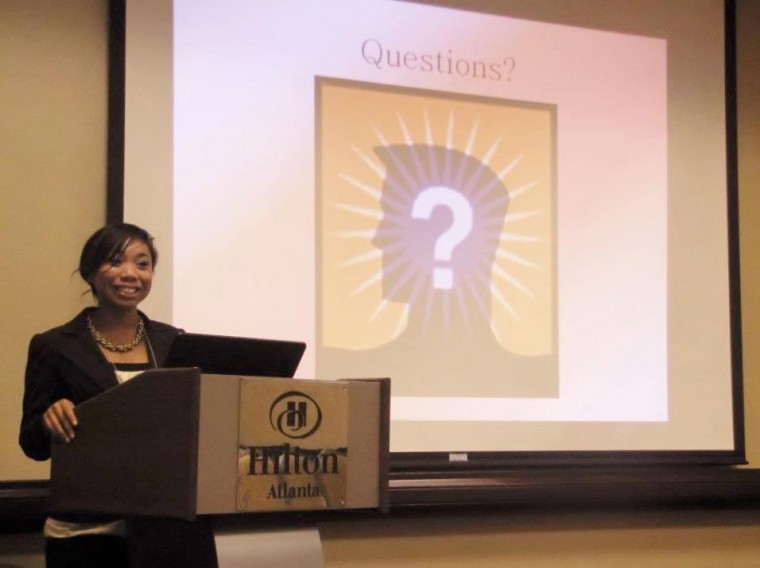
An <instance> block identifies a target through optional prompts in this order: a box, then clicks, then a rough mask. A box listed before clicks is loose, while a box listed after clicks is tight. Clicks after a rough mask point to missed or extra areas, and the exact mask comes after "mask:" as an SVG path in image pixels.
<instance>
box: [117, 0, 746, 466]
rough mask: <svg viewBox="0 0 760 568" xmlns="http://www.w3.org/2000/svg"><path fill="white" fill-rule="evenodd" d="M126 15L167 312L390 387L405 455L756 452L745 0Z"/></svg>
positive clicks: (129, 109) (187, 1) (240, 6)
mask: <svg viewBox="0 0 760 568" xmlns="http://www.w3.org/2000/svg"><path fill="white" fill-rule="evenodd" d="M443 4H445V5H443ZM468 5H471V6H475V7H476V8H477V9H478V10H479V11H473V10H472V9H465V8H466V7H467V6H468ZM126 16H127V35H126V87H125V96H126V127H125V178H124V184H125V194H124V218H125V220H127V221H131V222H136V223H139V224H144V225H145V226H146V227H147V228H148V229H149V230H151V231H152V232H153V233H154V234H155V235H156V238H157V245H158V247H159V250H160V252H161V255H162V260H161V264H160V266H159V268H158V274H157V276H156V285H155V287H154V294H153V297H152V298H151V299H150V300H149V302H148V303H147V304H146V311H147V312H148V313H149V314H150V315H152V316H153V317H156V318H159V319H165V320H168V321H170V322H172V323H174V324H175V325H178V326H180V327H182V328H184V329H186V330H188V331H196V332H204V333H215V334H223V335H235V336H253V337H273V338H285V339H296V340H303V341H306V342H307V344H308V349H307V354H306V356H305V358H304V360H303V362H302V364H301V367H300V368H299V371H298V373H297V376H299V377H304V378H319V379H330V378H348V377H386V376H387V377H391V379H392V393H393V397H392V405H391V414H392V426H391V449H392V451H393V452H395V453H396V454H397V455H402V456H403V455H406V453H407V452H410V453H412V454H410V455H416V454H417V453H436V455H438V453H440V456H441V459H442V460H443V462H448V461H449V460H451V461H464V460H473V459H475V460H476V459H477V456H478V455H479V454H478V452H507V453H509V452H528V453H532V452H536V453H537V454H542V453H546V452H550V453H552V452H591V453H595V452H634V453H636V452H641V453H654V454H655V455H660V454H662V455H676V456H677V455H689V456H702V457H704V458H705V459H707V460H708V461H709V460H710V459H714V460H718V461H729V462H740V461H741V460H742V459H743V448H742V447H741V442H737V439H740V437H739V438H737V430H740V429H741V424H740V421H736V420H735V417H736V416H739V414H740V410H741V409H740V408H735V407H736V406H737V402H736V400H738V399H735V393H736V392H738V389H739V388H740V378H739V377H738V376H737V375H738V370H734V369H732V306H731V302H730V300H731V298H730V246H729V244H730V238H731V235H730V226H729V222H728V219H729V213H730V212H729V210H728V206H727V195H729V191H730V189H731V188H729V187H728V184H727V177H728V171H727V147H728V143H729V141H728V140H727V135H726V81H725V74H726V64H725V47H724V4H723V1H722V0H693V1H691V2H688V3H685V2H661V1H659V0H630V1H626V0H618V1H613V2H610V1H609V0H586V1H582V0H579V1H574V2H570V1H568V2H555V1H552V0H547V1H541V0H532V1H529V2H528V1H510V0H503V1H496V0H494V1H491V2H478V3H468V2H464V1H459V2H456V1H450V2H445V3H444V2H430V3H424V4H423V3H417V2H404V1H398V0H361V1H355V0H322V1H315V2H304V1H299V0H251V1H235V0H218V1H214V2H210V1H208V0H174V2H173V3H171V2H168V1H167V0H164V1H162V2H153V1H150V2H147V1H144V0H140V1H134V0H129V1H128V2H127V13H126ZM735 341H737V342H738V337H737V338H735ZM734 348H736V345H735V344H734ZM734 371H736V372H734Z"/></svg>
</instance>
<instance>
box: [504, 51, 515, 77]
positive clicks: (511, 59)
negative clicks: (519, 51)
mask: <svg viewBox="0 0 760 568" xmlns="http://www.w3.org/2000/svg"><path fill="white" fill-rule="evenodd" d="M504 65H505V66H506V67H508V68H509V70H508V71H507V81H511V80H512V71H514V70H515V67H517V60H516V59H515V58H514V57H506V58H505V59H504Z"/></svg>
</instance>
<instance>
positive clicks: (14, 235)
mask: <svg viewBox="0 0 760 568" xmlns="http://www.w3.org/2000/svg"><path fill="white" fill-rule="evenodd" d="M106 6H107V3H106V2H104V1H101V0H67V1H66V2H60V1H59V0H3V1H2V2H0V76H2V77H3V87H2V88H0V192H1V195H2V199H3V201H2V208H0V274H1V275H2V278H0V308H2V313H3V314H4V316H5V317H4V319H3V321H2V322H0V341H1V342H2V346H3V348H2V350H0V377H4V378H6V377H18V378H19V380H18V381H17V382H14V381H12V380H6V381H5V382H4V389H3V394H2V396H1V397H0V414H1V415H2V416H5V417H9V416H10V419H11V422H12V423H13V424H16V423H17V422H18V418H19V415H20V412H19V407H20V400H21V392H22V385H21V381H20V378H21V377H22V376H23V364H24V360H25V355H26V346H27V344H28V340H29V337H30V335H31V334H32V333H33V332H35V331H38V330H40V329H45V328H47V327H49V326H51V325H53V324H55V323H58V322H61V321H63V320H65V319H66V318H68V317H70V316H71V315H73V314H74V313H76V312H77V311H78V310H79V309H80V307H81V306H82V305H83V304H84V303H85V302H86V300H84V299H83V298H82V297H81V293H82V292H83V291H84V289H85V287H84V286H83V284H82V283H81V281H79V280H78V277H76V276H74V277H72V276H71V273H72V271H73V270H74V268H75V266H74V264H75V262H76V257H77V255H78V252H79V246H80V243H81V242H82V241H83V239H84V238H85V236H86V235H88V234H89V233H90V232H91V231H92V230H93V229H94V228H96V227H97V226H98V225H100V224H101V223H102V221H103V219H104V218H105V213H104V208H105V205H104V193H105V154H106V151H105V147H106V109H105V94H106V32H107V26H106V19H107V17H106V16H107V14H106ZM738 8H739V18H738V21H739V33H740V45H739V48H740V49H739V66H740V75H739V81H740V91H739V121H740V131H739V139H740V156H739V157H740V180H739V181H740V201H741V216H740V221H741V247H742V292H743V319H744V321H743V342H744V365H745V369H744V370H745V397H746V404H745V408H746V414H747V418H746V433H747V450H748V457H749V460H750V465H751V466H754V467H760V350H759V349H756V348H755V346H756V345H758V344H760V343H759V340H760V325H758V323H760V322H759V321H758V320H759V319H760V291H758V290H757V289H756V288H755V286H754V284H755V282H756V281H757V280H758V279H759V278H760V160H758V159H757V156H759V155H760V73H757V72H756V70H758V69H760V35H759V34H757V33H756V30H757V29H760V4H758V3H757V2H756V1H755V0H738ZM9 79H10V80H9ZM16 435H17V431H16V429H15V428H12V429H10V430H9V429H0V447H2V448H9V447H15V438H16ZM8 460H17V461H16V462H15V464H14V471H16V470H18V468H23V472H24V477H25V478H29V479H36V478H43V477H45V476H46V475H47V465H44V464H43V465H39V464H35V463H33V462H31V461H29V460H26V459H25V458H23V457H22V456H21V455H20V453H19V454H18V455H15V454H14V455H10V456H9V455H5V454H4V455H3V457H2V460H0V478H6V476H4V475H3V468H5V467H9V463H10V462H9V461H8ZM320 529H321V534H322V538H323V547H324V557H325V564H326V566H329V567H341V566H346V567H348V566H351V567H359V568H375V567H381V566H382V567H384V566H394V567H400V568H403V567H405V566H419V565H424V566H435V567H446V568H455V567H470V566H479V567H490V566H494V567H495V566H507V565H509V566H521V567H533V566H536V567H543V566H555V565H561V566H570V567H572V566H590V565H592V566H605V567H627V566H637V567H638V566H641V565H646V564H649V565H653V566H685V565H686V566H716V565H720V566H753V565H760V539H758V536H760V513H758V512H755V511H720V510H719V511H707V510H682V511H678V510H663V511H611V512H605V513H602V512H584V513H572V512H567V511H563V512H555V513H548V512H543V513H538V512H536V513H525V512H510V511H503V512H499V513H487V514H482V515H475V514H472V513H468V514H464V515H457V514H454V513H444V514H436V515H411V514H408V515H404V516H397V515H394V516H393V517H392V518H381V519H373V520H367V519H364V520H361V521H355V520H342V521H340V520H339V521H334V522H330V523H324V524H323V525H322V526H321V527H320ZM39 543H40V541H39V538H38V537H36V536H30V537H29V538H23V537H19V536H12V537H8V538H5V539H4V540H2V542H0V564H10V563H12V564H13V565H23V566H31V565H37V564H39V562H40V559H39Z"/></svg>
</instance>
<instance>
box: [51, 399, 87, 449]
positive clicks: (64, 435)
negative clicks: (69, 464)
mask: <svg viewBox="0 0 760 568" xmlns="http://www.w3.org/2000/svg"><path fill="white" fill-rule="evenodd" d="M42 422H43V424H45V428H47V430H48V432H50V434H51V435H52V436H53V437H54V438H58V439H59V440H61V441H63V442H66V443H67V444H68V443H69V442H71V440H73V439H74V428H75V427H76V426H77V424H79V421H78V420H77V417H76V414H75V413H74V403H73V402H71V401H70V400H69V399H67V398H62V399H61V400H58V401H56V402H54V403H53V404H51V405H50V406H49V407H48V409H47V410H46V411H45V414H43V415H42Z"/></svg>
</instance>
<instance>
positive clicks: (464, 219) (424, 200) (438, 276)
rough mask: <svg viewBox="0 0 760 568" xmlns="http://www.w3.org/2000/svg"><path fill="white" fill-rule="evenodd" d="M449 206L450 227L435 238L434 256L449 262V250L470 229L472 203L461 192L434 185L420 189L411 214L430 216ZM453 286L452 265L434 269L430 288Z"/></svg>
mask: <svg viewBox="0 0 760 568" xmlns="http://www.w3.org/2000/svg"><path fill="white" fill-rule="evenodd" d="M436 207H448V208H449V209H450V210H451V212H452V214H453V215H454V220H453V221H452V223H451V226H450V227H449V228H448V229H447V230H446V231H444V232H443V233H442V234H441V235H440V236H439V237H438V239H436V241H435V248H434V250H433V258H434V259H435V260H440V261H445V262H448V261H451V253H452V252H453V251H454V249H455V248H456V247H457V245H458V244H459V243H461V242H462V241H463V240H464V239H465V237H467V235H469V234H470V231H471V230H472V206H471V205H470V202H469V201H468V200H467V198H465V197H464V196H463V195H462V194H461V193H459V192H458V191H455V190H453V189H451V188H449V187H445V186H440V185H436V186H433V187H429V188H427V189H425V190H423V191H421V192H420V193H419V194H418V195H417V197H416V198H415V200H414V204H413V205H412V217H414V218H415V219H430V215H431V214H432V212H433V209H435V208H436ZM453 287H454V273H453V272H452V270H451V268H435V269H434V270H433V288H435V289H437V290H451V289H452V288H453Z"/></svg>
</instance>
